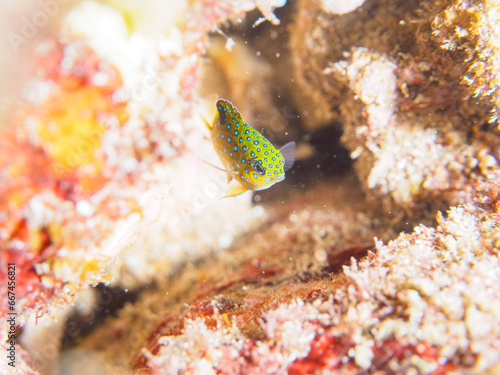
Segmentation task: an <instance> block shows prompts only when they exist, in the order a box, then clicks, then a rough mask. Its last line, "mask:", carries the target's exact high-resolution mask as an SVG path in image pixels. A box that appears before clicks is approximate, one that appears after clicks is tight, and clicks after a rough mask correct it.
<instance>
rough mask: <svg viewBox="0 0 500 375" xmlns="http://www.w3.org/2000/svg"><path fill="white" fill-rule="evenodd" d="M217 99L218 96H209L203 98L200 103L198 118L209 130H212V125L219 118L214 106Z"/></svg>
mask: <svg viewBox="0 0 500 375" xmlns="http://www.w3.org/2000/svg"><path fill="white" fill-rule="evenodd" d="M218 99H219V96H218V95H217V94H210V95H209V96H207V97H205V98H204V99H203V100H202V101H201V103H200V109H199V113H200V117H201V118H202V120H203V122H204V123H205V125H206V126H207V128H208V129H209V130H212V128H213V127H214V123H215V122H216V121H217V118H218V116H219V114H218V112H217V107H216V105H215V103H216V102H217V100H218Z"/></svg>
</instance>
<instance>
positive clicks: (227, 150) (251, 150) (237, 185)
mask: <svg viewBox="0 0 500 375" xmlns="http://www.w3.org/2000/svg"><path fill="white" fill-rule="evenodd" d="M205 122H206V124H207V127H208V128H209V130H210V133H211V134H210V135H211V139H212V143H213V146H214V149H215V151H216V152H217V155H219V158H220V160H221V161H222V164H223V165H224V167H225V168H226V170H225V171H226V172H227V173H228V181H230V180H231V178H234V179H235V181H236V182H233V184H232V185H230V187H229V189H228V192H227V195H226V196H235V195H238V194H241V193H243V192H245V191H247V190H262V189H267V188H268V187H270V186H271V185H274V184H275V183H277V182H280V181H282V180H283V179H284V178H285V172H286V171H287V170H288V169H290V168H291V167H292V165H293V162H294V152H295V142H290V143H287V144H286V145H285V146H283V147H282V148H281V149H280V150H278V149H277V148H275V147H274V146H273V145H272V144H271V142H269V141H268V140H267V139H266V138H265V137H264V136H263V135H262V134H260V133H259V132H258V131H257V130H255V129H253V128H252V127H251V126H250V125H248V124H247V123H246V122H245V121H244V120H243V118H242V117H241V114H240V112H239V111H238V110H237V109H236V107H235V106H233V105H232V104H231V102H229V101H227V100H223V99H220V100H218V101H217V103H216V113H215V117H214V120H213V122H212V124H210V123H209V122H208V121H205Z"/></svg>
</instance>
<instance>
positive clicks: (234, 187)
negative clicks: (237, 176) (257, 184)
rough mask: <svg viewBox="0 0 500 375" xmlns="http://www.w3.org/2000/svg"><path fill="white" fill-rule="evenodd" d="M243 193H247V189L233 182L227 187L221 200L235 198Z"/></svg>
mask: <svg viewBox="0 0 500 375" xmlns="http://www.w3.org/2000/svg"><path fill="white" fill-rule="evenodd" d="M245 191H248V189H247V188H246V187H244V186H243V185H242V184H240V183H239V182H237V181H233V182H232V183H231V184H229V186H228V187H227V190H226V195H225V196H224V197H223V198H227V197H236V196H237V195H240V194H242V193H244V192H245Z"/></svg>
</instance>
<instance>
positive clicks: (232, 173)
mask: <svg viewBox="0 0 500 375" xmlns="http://www.w3.org/2000/svg"><path fill="white" fill-rule="evenodd" d="M198 159H199V160H201V161H202V162H203V163H205V164H208V165H210V166H211V167H212V168H215V169H218V170H219V171H222V172H226V173H227V176H228V182H229V181H230V180H231V178H233V177H234V176H237V175H238V174H239V173H238V172H236V171H228V170H227V169H224V168H220V167H218V166H216V165H213V164H212V163H209V162H208V161H206V160H203V159H200V158H198ZM229 177H231V178H229Z"/></svg>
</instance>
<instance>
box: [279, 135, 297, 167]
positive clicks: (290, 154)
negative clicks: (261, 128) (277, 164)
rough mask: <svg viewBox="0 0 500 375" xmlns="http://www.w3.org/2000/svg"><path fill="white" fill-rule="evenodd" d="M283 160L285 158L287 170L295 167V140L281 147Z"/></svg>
mask: <svg viewBox="0 0 500 375" xmlns="http://www.w3.org/2000/svg"><path fill="white" fill-rule="evenodd" d="M280 152H281V155H282V156H283V160H285V172H286V171H288V170H289V169H290V168H292V167H293V163H294V162H295V142H288V143H287V144H286V145H284V146H283V147H281V148H280Z"/></svg>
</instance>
